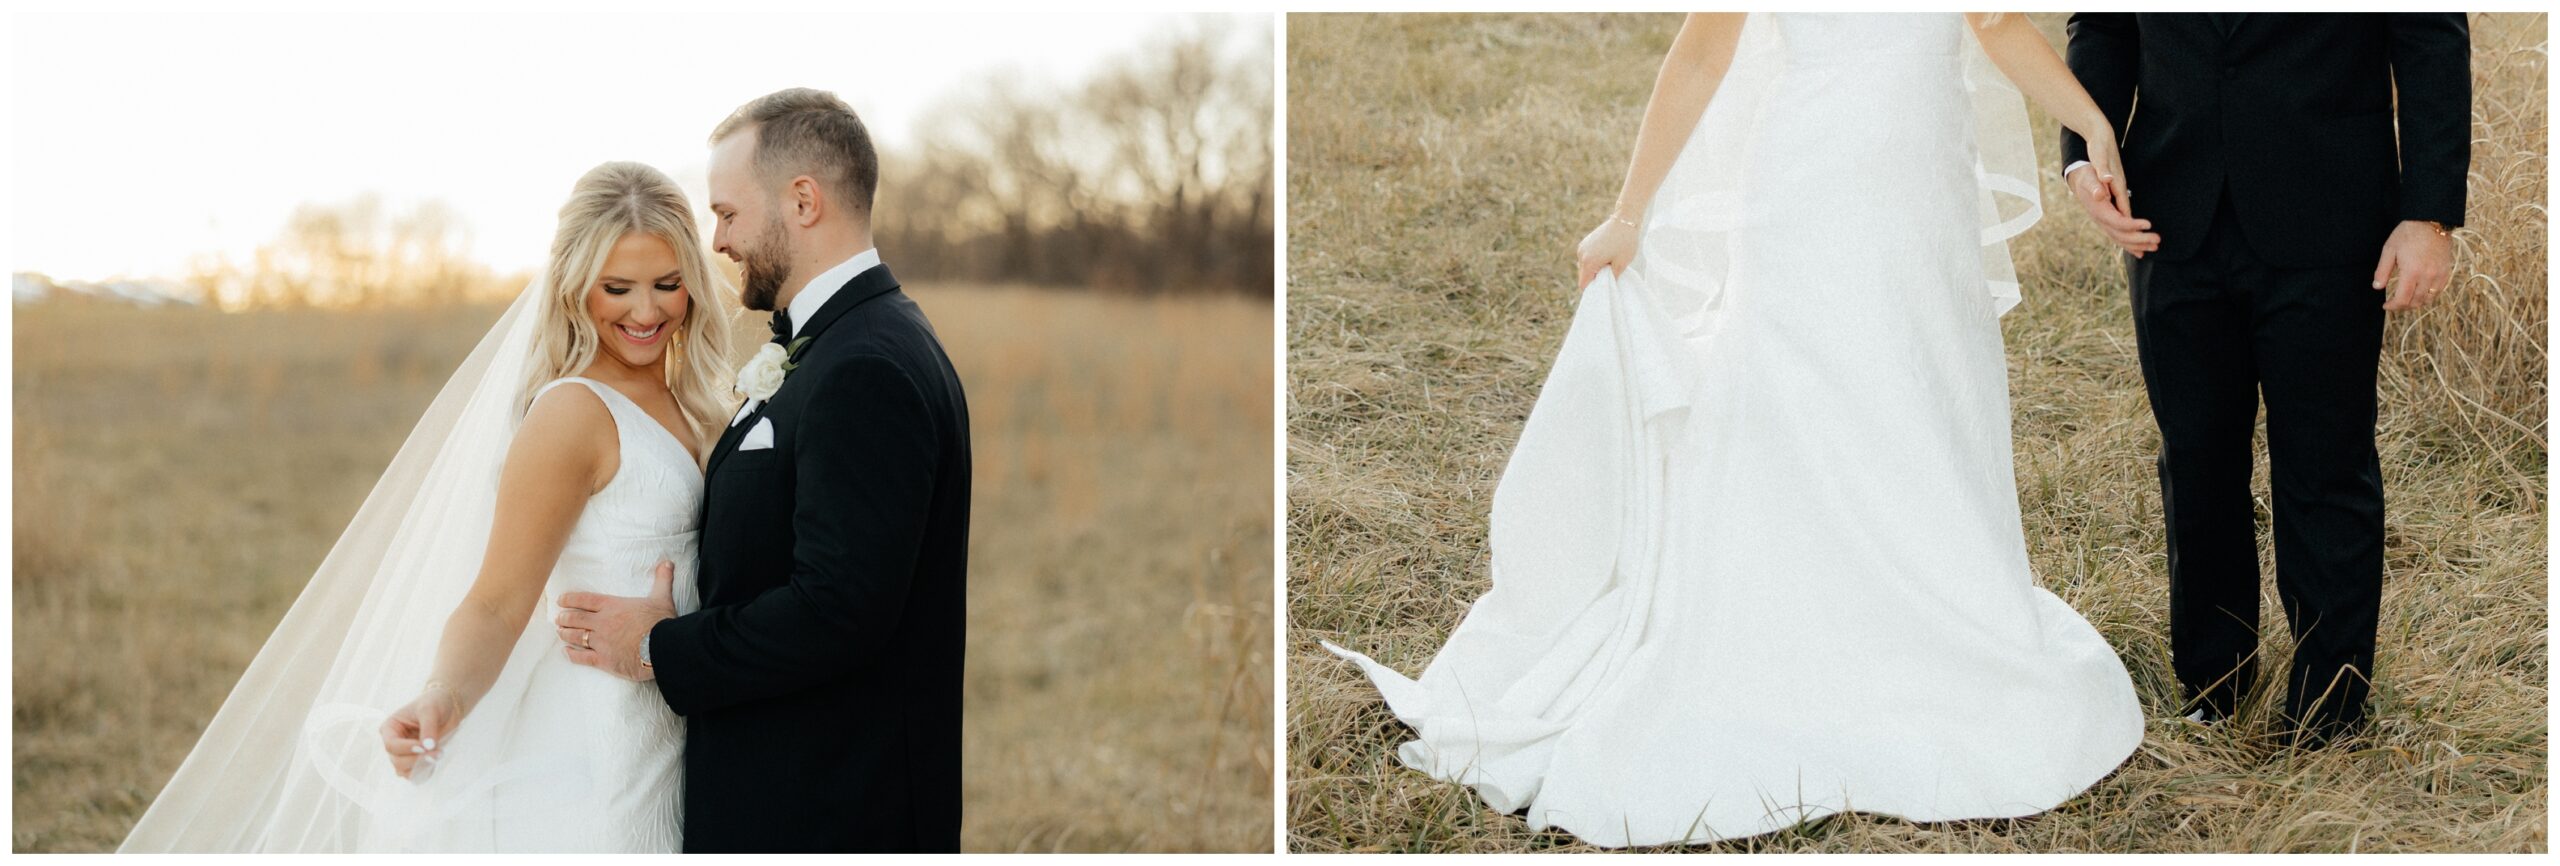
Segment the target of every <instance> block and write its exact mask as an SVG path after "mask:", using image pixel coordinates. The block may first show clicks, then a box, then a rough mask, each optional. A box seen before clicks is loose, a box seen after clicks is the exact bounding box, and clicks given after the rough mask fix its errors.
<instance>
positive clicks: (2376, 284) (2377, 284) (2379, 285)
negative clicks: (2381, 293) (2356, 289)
mask: <svg viewBox="0 0 2560 866" xmlns="http://www.w3.org/2000/svg"><path fill="white" fill-rule="evenodd" d="M2373 287H2374V288H2377V289H2379V288H2382V281H2381V280H2375V281H2373Z"/></svg>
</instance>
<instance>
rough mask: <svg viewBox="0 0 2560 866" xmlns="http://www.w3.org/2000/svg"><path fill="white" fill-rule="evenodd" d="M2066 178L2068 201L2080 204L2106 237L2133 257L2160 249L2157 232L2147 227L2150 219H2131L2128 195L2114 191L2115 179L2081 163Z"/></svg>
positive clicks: (2149, 225)
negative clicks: (2067, 182)
mask: <svg viewBox="0 0 2560 866" xmlns="http://www.w3.org/2000/svg"><path fill="white" fill-rule="evenodd" d="M2067 180H2068V181H2069V182H2070V186H2071V198H2072V200H2073V201H2077V202H2079V203H2080V210H2081V211H2083V212H2085V213H2087V214H2088V215H2089V219H2090V220H2092V221H2094V222H2096V223H2097V224H2098V231H2100V232H2103V233H2105V234H2106V236H2107V240H2110V241H2114V242H2115V245H2116V246H2119V247H2122V248H2124V251H2125V252H2128V253H2132V254H2133V257H2134V258H2137V259H2138V258H2142V256H2143V254H2145V253H2149V252H2152V251H2155V250H2158V249H2160V235H2159V234H2158V233H2155V232H2153V231H2152V230H2151V221H2150V220H2147V219H2136V218H2134V215H2133V209H2132V205H2131V203H2130V202H2129V201H2128V197H2129V196H2130V195H2131V194H2130V193H2126V194H2125V195H2118V194H2117V187H2116V184H2117V179H2116V178H2113V177H2108V176H2105V172H2103V171H2101V170H2099V168H2098V167H2097V166H2095V165H2085V166H2081V167H2080V168H2079V169H2077V170H2074V171H2073V172H2071V176H2070V177H2069V178H2067Z"/></svg>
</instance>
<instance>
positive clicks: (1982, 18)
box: [1965, 12, 2133, 213]
mask: <svg viewBox="0 0 2560 866" xmlns="http://www.w3.org/2000/svg"><path fill="white" fill-rule="evenodd" d="M1965 21H1966V22H1967V23H1969V24H1971V25H1973V35H1974V39H1975V40H1976V41H1979V42H1981V43H1982V53H1984V54H1986V55H1989V56H1990V58H1991V65H1993V66H1997V67H2000V74H2001V75H2003V76H2006V77H2007V78H2008V79H2009V83H2011V84H2014V85H2017V87H2018V92H2019V93H2023V94H2026V96H2027V98H2028V99H2032V100H2035V103H2036V107H2038V108H2042V109H2044V113H2045V114H2048V115H2051V116H2052V117H2053V119H2055V120H2057V121H2061V122H2062V125H2063V126H2065V127H2069V128H2070V130H2071V131H2072V132H2075V133H2079V134H2080V137H2081V138H2082V139H2084V140H2086V141H2087V142H2088V144H2089V167H2091V168H2094V169H2097V170H2098V177H2099V178H2101V179H2104V180H2106V181H2107V183H2108V186H2109V187H2110V189H2111V190H2112V191H2113V194H2114V196H2115V198H2116V209H2117V211H2118V212H2120V213H2132V212H2133V208H2132V205H2131V204H2130V203H2129V202H2127V201H2126V200H2125V199H2126V198H2128V197H2130V196H2131V195H2133V190H2132V188H2131V187H2130V186H2129V185H2127V184H2126V182H2125V176H2124V161H2123V159H2122V158H2121V157H2119V156H2118V155H2117V153H2116V132H2115V125H2114V124H2111V123H2108V122H2107V114H2106V112H2104V111H2100V110H2099V109H2098V103H2097V102H2096V101H2095V100H2092V99H2090V98H2089V91H2087V90H2085V89H2083V88H2081V86H2080V79H2079V77H2077V76H2074V75H2072V74H2071V67H2069V66H2067V65H2064V64H2063V62H2062V56H2061V55H2059V54H2055V53H2053V45H2052V43H2048V42H2046V41H2045V40H2044V34H2042V33H2038V32H2036V28H2035V25H2034V24H2033V23H2031V22H2029V21H2028V20H2027V16H2026V15H2025V14H2024V13H2018V12H2008V13H1998V14H1989V13H1982V12H1967V13H1965Z"/></svg>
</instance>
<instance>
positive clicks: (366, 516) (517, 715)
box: [119, 286, 703, 853]
mask: <svg viewBox="0 0 2560 866" xmlns="http://www.w3.org/2000/svg"><path fill="white" fill-rule="evenodd" d="M542 294H543V293H542V292H541V291H540V290H539V287H538V286H537V287H535V288H533V289H528V290H527V291H526V292H525V293H524V295H523V296H521V297H520V298H519V299H518V301H517V303H516V304H515V305H514V307H512V308H511V309H510V310H509V312H508V313H507V314H506V315H505V316H503V317H501V319H500V321H499V323H498V324H497V326H496V327H494V328H493V329H492V330H491V333H490V336H489V337H488V338H486V339H484V340H483V341H482V343H481V345H480V346H479V348H477V349H475V350H474V351H473V354H472V356H471V357H470V358H469V359H467V360H466V361H465V362H464V364H463V366H462V369H461V370H460V371H459V372H457V373H456V374H455V376H454V379H453V380H452V381H451V382H449V383H448V384H447V385H446V387H445V390H444V392H443V393H441V394H440V395H439V396H438V397H437V400H436V403H435V404H434V405H433V406H431V407H430V408H429V409H428V411H427V414H426V416H425V417H424V418H423V419H422V420H421V421H420V422H419V425H418V427H417V428H416V430H415V431H414V432H413V433H412V434H411V438H410V441H409V443H408V444H406V445H404V446H403V447H402V449H401V452H400V453H399V454H398V455H396V456H395V457H394V458H393V460H392V463H391V465H390V467H389V468H388V469H387V470H385V472H384V475H383V479H382V480H381V481H380V482H379V483H378V484H377V485H376V487H375V489H374V492H373V494H372V495H371V496H369V497H368V498H367V499H366V502H365V505H364V507H363V508H362V509H360V510H359V511H358V512H357V515H356V518H355V519H354V520H353V521H352V522H351V523H350V524H349V527H348V529H347V531H346V533H345V534H344V535H342V536H341V537H340V539H339V542H338V544H337V545H336V547H335V548H333V549H332V550H331V552H330V554H329V557H328V559H327V560H325V561H324V562H323V563H322V564H321V567H320V569H319V571H318V572H317V573H316V574H315V575H314V576H313V578H312V580H311V582H310V584H308V585H307V586H306V588H305V589H304V592H303V595H302V596H301V598H299V599H297V600H296V601H295V603H294V606H293V608H292V609H291V610H290V611H288V612H287V613H286V615H285V618H284V621H283V623H282V624H281V625H279V626H278V627H277V629H276V631H275V633H274V634H273V635H272V636H270V637H269V639H268V642H267V644H266V646H265V647H264V648H262V649H261V650H260V651H259V654H258V657H257V658H256V659H255V660H254V661H252V662H251V663H250V666H249V669H248V671H247V672H246V673H244V674H243V675H242V677H241V681H240V683H239V685H238V686H236V687H235V688H234V689H233V691H232V693H231V696H230V697H229V698H228V699H226V700H225V702H224V704H223V706H222V709H221V710H220V711H219V712H217V713H216V714H215V716H214V719H213V721H212V722H211V723H209V724H208V725H207V727H206V730H205V733H204V735H203V737H202V738H200V739H199V740H198V741H197V745H196V747H195V749H194V750H192V751H191V752H189V754H188V756H187V759H186V761H185V762H184V763H183V764H181V765H180V767H179V768H178V771H177V773H176V775H175V776H174V777H173V778H172V779H171V780H170V782H169V784H168V785H167V786H166V787H165V788H164V789H163V790H162V791H161V793H160V795H159V796H158V797H156V798H154V800H153V802H152V804H151V808H150V810H149V811H148V812H146V813H145V814H144V815H143V817H142V818H141V819H140V821H139V822H137V823H136V824H135V826H134V828H133V830H132V832H131V833H130V834H128V835H127V836H126V839H125V842H124V844H123V846H122V847H121V848H120V849H119V850H120V851H125V852H159V851H174V852H248V851H257V852H483V851H494V852H513V853H531V852H574V853H624V852H629V853H646V852H668V853H672V852H676V851H679V850H681V849H682V808H683V806H682V802H683V789H684V785H683V760H682V759H683V747H684V722H683V720H682V719H681V718H680V717H678V716H676V715H675V714H674V713H673V712H672V711H670V710H669V709H668V708H667V705H666V703H665V701H664V700H663V699H661V698H660V696H659V694H658V687H657V684H655V683H634V682H630V681H627V680H623V679H620V678H618V677H615V676H614V675H612V674H610V673H607V672H605V671H602V670H598V669H594V668H588V667H584V666H581V665H578V664H576V663H574V662H571V661H570V660H569V659H568V657H567V656H566V654H565V653H563V652H562V650H561V646H560V642H559V638H558V637H557V633H556V632H555V631H554V629H553V627H552V621H553V617H554V616H555V615H556V614H557V613H558V607H557V602H558V599H559V597H560V595H561V594H562V593H567V592H573V591H589V592H600V593H606V594H611V595H620V596H645V595H647V594H649V591H650V589H651V585H652V583H653V581H654V577H655V576H654V573H653V572H654V571H655V567H656V565H657V563H658V562H659V561H660V560H670V561H673V562H674V563H675V566H676V572H675V586H674V598H675V603H676V607H677V610H678V611H679V612H684V613H690V612H692V611H695V610H698V609H699V608H700V606H701V604H700V596H699V594H698V592H697V590H696V588H695V585H694V575H695V558H694V557H695V550H696V541H697V537H698V521H699V519H700V508H701V502H702V491H703V478H702V471H701V469H700V468H699V466H698V464H697V463H696V462H695V461H694V458H693V455H691V454H690V453H688V452H687V451H686V449H685V448H684V447H683V446H682V445H681V444H680V443H679V442H678V441H677V440H676V438H675V436H674V434H673V433H671V432H669V431H668V430H667V429H666V428H665V427H664V426H662V425H660V424H659V423H658V422H657V421H656V420H655V419H654V418H652V417H650V416H649V414H648V412H647V411H646V410H643V409H641V408H640V407H639V406H638V405H637V404H635V403H633V402H631V400H630V399H629V398H627V397H625V396H623V395H622V394H621V393H620V392H618V391H615V390H614V389H613V388H612V387H610V386H607V385H604V384H602V383H599V382H595V381H592V380H587V379H578V378H569V379H560V380H556V381H552V382H550V383H548V384H545V385H543V386H541V387H540V388H538V389H535V390H534V392H533V393H534V395H539V394H540V393H541V392H544V391H548V390H550V389H551V388H556V387H563V386H570V383H576V385H581V386H585V387H586V388H588V389H590V390H592V391H594V392H595V394H596V395H597V397H598V398H599V399H601V400H603V401H604V404H605V406H606V407H607V409H609V410H610V411H611V413H612V416H613V422H614V425H615V427H616V439H617V442H618V443H619V448H620V456H619V461H618V468H617V469H616V470H615V472H614V476H613V478H612V479H611V480H610V481H609V482H608V483H607V484H606V485H605V486H604V488H603V489H601V490H599V491H597V492H596V493H595V494H594V495H592V496H591V497H589V498H588V500H587V502H586V504H585V506H584V508H583V510H581V512H580V513H579V516H578V521H577V524H576V525H575V527H574V528H573V529H572V530H571V532H570V535H569V538H568V540H567V543H566V545H565V547H564V548H563V549H562V551H561V553H560V558H559V561H558V563H557V564H556V565H555V566H554V568H553V570H552V572H551V575H550V577H549V578H548V580H547V581H546V582H545V584H544V586H543V589H542V592H543V601H542V602H541V603H540V604H538V605H537V606H536V607H535V610H534V612H533V615H532V616H531V618H530V619H529V620H528V623H527V627H526V629H525V631H524V633H523V635H522V636H521V637H520V638H519V639H518V640H517V641H516V644H515V646H514V647H513V649H512V650H511V652H510V654H509V656H508V658H507V661H506V663H505V665H504V667H503V668H502V669H501V671H500V673H499V676H498V679H497V681H496V683H495V684H494V685H493V686H492V687H491V688H490V689H489V691H488V692H487V693H486V694H485V695H484V696H483V697H482V698H481V699H480V701H479V702H478V703H477V705H475V706H474V707H473V709H472V712H471V714H470V715H469V716H468V717H466V718H465V719H463V721H462V723H461V724H460V725H459V726H458V727H457V728H456V729H455V730H454V731H453V732H452V733H451V734H450V735H448V736H447V737H445V738H444V741H443V743H442V752H443V755H444V756H443V759H442V760H441V761H440V763H439V764H438V765H437V766H436V767H435V768H434V769H433V771H432V773H430V774H429V775H428V776H426V778H425V779H424V780H423V781H412V780H407V779H401V778H399V777H398V776H397V775H395V774H393V772H392V771H391V764H390V760H389V757H388V756H387V755H386V754H385V753H384V751H383V747H382V741H381V737H380V734H379V733H378V728H379V726H380V725H381V724H382V722H383V720H384V718H385V717H387V716H388V715H389V714H390V713H391V711H392V710H393V709H395V708H397V707H398V706H400V705H401V704H403V703H406V702H407V701H408V700H409V699H410V698H412V697H414V696H415V695H416V694H417V693H418V691H419V689H420V687H421V685H422V684H423V683H424V682H425V679H426V676H427V672H428V670H429V668H430V667H431V666H432V663H433V660H434V655H435V650H436V644H437V642H438V641H439V640H440V639H441V636H442V631H443V626H444V623H445V621H446V618H447V617H448V616H449V615H450V614H451V613H452V612H453V610H454V607H455V605H456V604H458V603H459V602H460V601H461V599H462V596H463V594H464V592H465V591H467V590H468V588H469V586H470V584H471V582H472V580H473V579H474V577H475V576H476V574H477V572H478V567H479V562H480V556H481V553H482V552H483V550H485V548H486V546H487V543H488V541H487V538H488V533H489V527H490V522H491V514H492V513H493V509H494V506H495V503H496V490H497V476H498V472H499V470H500V469H501V468H502V466H503V463H504V456H505V452H506V446H507V444H508V443H509V442H510V441H511V440H512V437H513V433H514V430H515V428H516V426H517V423H518V421H519V419H520V418H521V411H522V407H523V406H525V405H528V404H529V403H530V402H531V397H530V396H520V395H523V394H524V393H525V383H524V380H523V378H522V377H523V376H525V375H526V373H525V370H526V367H527V362H526V359H527V357H528V356H529V354H530V349H529V347H530V345H531V341H532V335H533V329H534V324H535V320H536V319H537V318H538V317H535V316H533V315H531V314H530V311H531V308H532V305H533V304H534V303H535V302H537V301H538V300H539V299H540V298H541V296H542Z"/></svg>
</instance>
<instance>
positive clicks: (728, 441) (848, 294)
mask: <svg viewBox="0 0 2560 866" xmlns="http://www.w3.org/2000/svg"><path fill="white" fill-rule="evenodd" d="M897 288H898V280H897V278H895V277H892V276H890V275H889V266H887V265H873V266H871V267H870V268H869V269H867V270H864V271H863V272H862V273H859V274H855V275H853V279H851V280H847V281H845V284H844V287H843V288H840V289H837V290H836V294H835V297H832V298H828V299H827V304H826V306H823V307H819V308H818V311H817V312H816V313H812V314H810V316H809V321H807V322H804V323H802V324H801V325H800V328H799V335H800V336H801V337H805V338H807V339H808V340H809V344H808V345H807V346H805V347H803V348H802V349H801V352H800V356H801V357H804V358H805V357H808V353H809V352H810V351H811V350H813V349H815V348H816V347H817V343H818V335H819V334H820V333H822V332H824V331H825V330H826V329H827V326H828V325H832V324H835V321H836V320H837V319H841V318H844V314H845V312H846V311H848V310H851V309H853V308H855V307H858V306H861V305H862V304H863V302H865V301H869V300H871V299H872V298H876V297H879V296H881V295H884V294H888V293H889V292H890V291H892V290H895V289H897ZM783 384H784V385H785V386H788V385H789V384H790V380H789V379H788V378H786V379H784V380H783ZM774 396H775V397H780V396H782V395H781V393H780V392H776V393H775V394H774ZM770 411H773V401H772V400H766V401H764V402H763V403H762V404H759V405H758V406H756V410H755V411H753V412H749V413H747V417H746V420H743V421H739V422H738V423H736V424H731V425H729V427H728V429H726V430H723V431H721V433H720V442H719V444H717V445H714V446H712V449H711V460H710V461H709V463H708V464H706V465H705V466H704V468H703V471H702V475H703V477H704V478H709V477H711V473H714V472H718V471H720V464H721V463H722V462H723V461H726V460H727V459H729V455H731V454H735V453H737V451H738V443H739V442H741V441H743V440H745V439H746V436H747V431H748V430H751V429H754V428H755V426H756V422H758V421H761V420H763V419H764V415H765V413H766V412H770ZM703 502H704V503H705V507H708V504H709V502H710V497H704V498H703Z"/></svg>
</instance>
